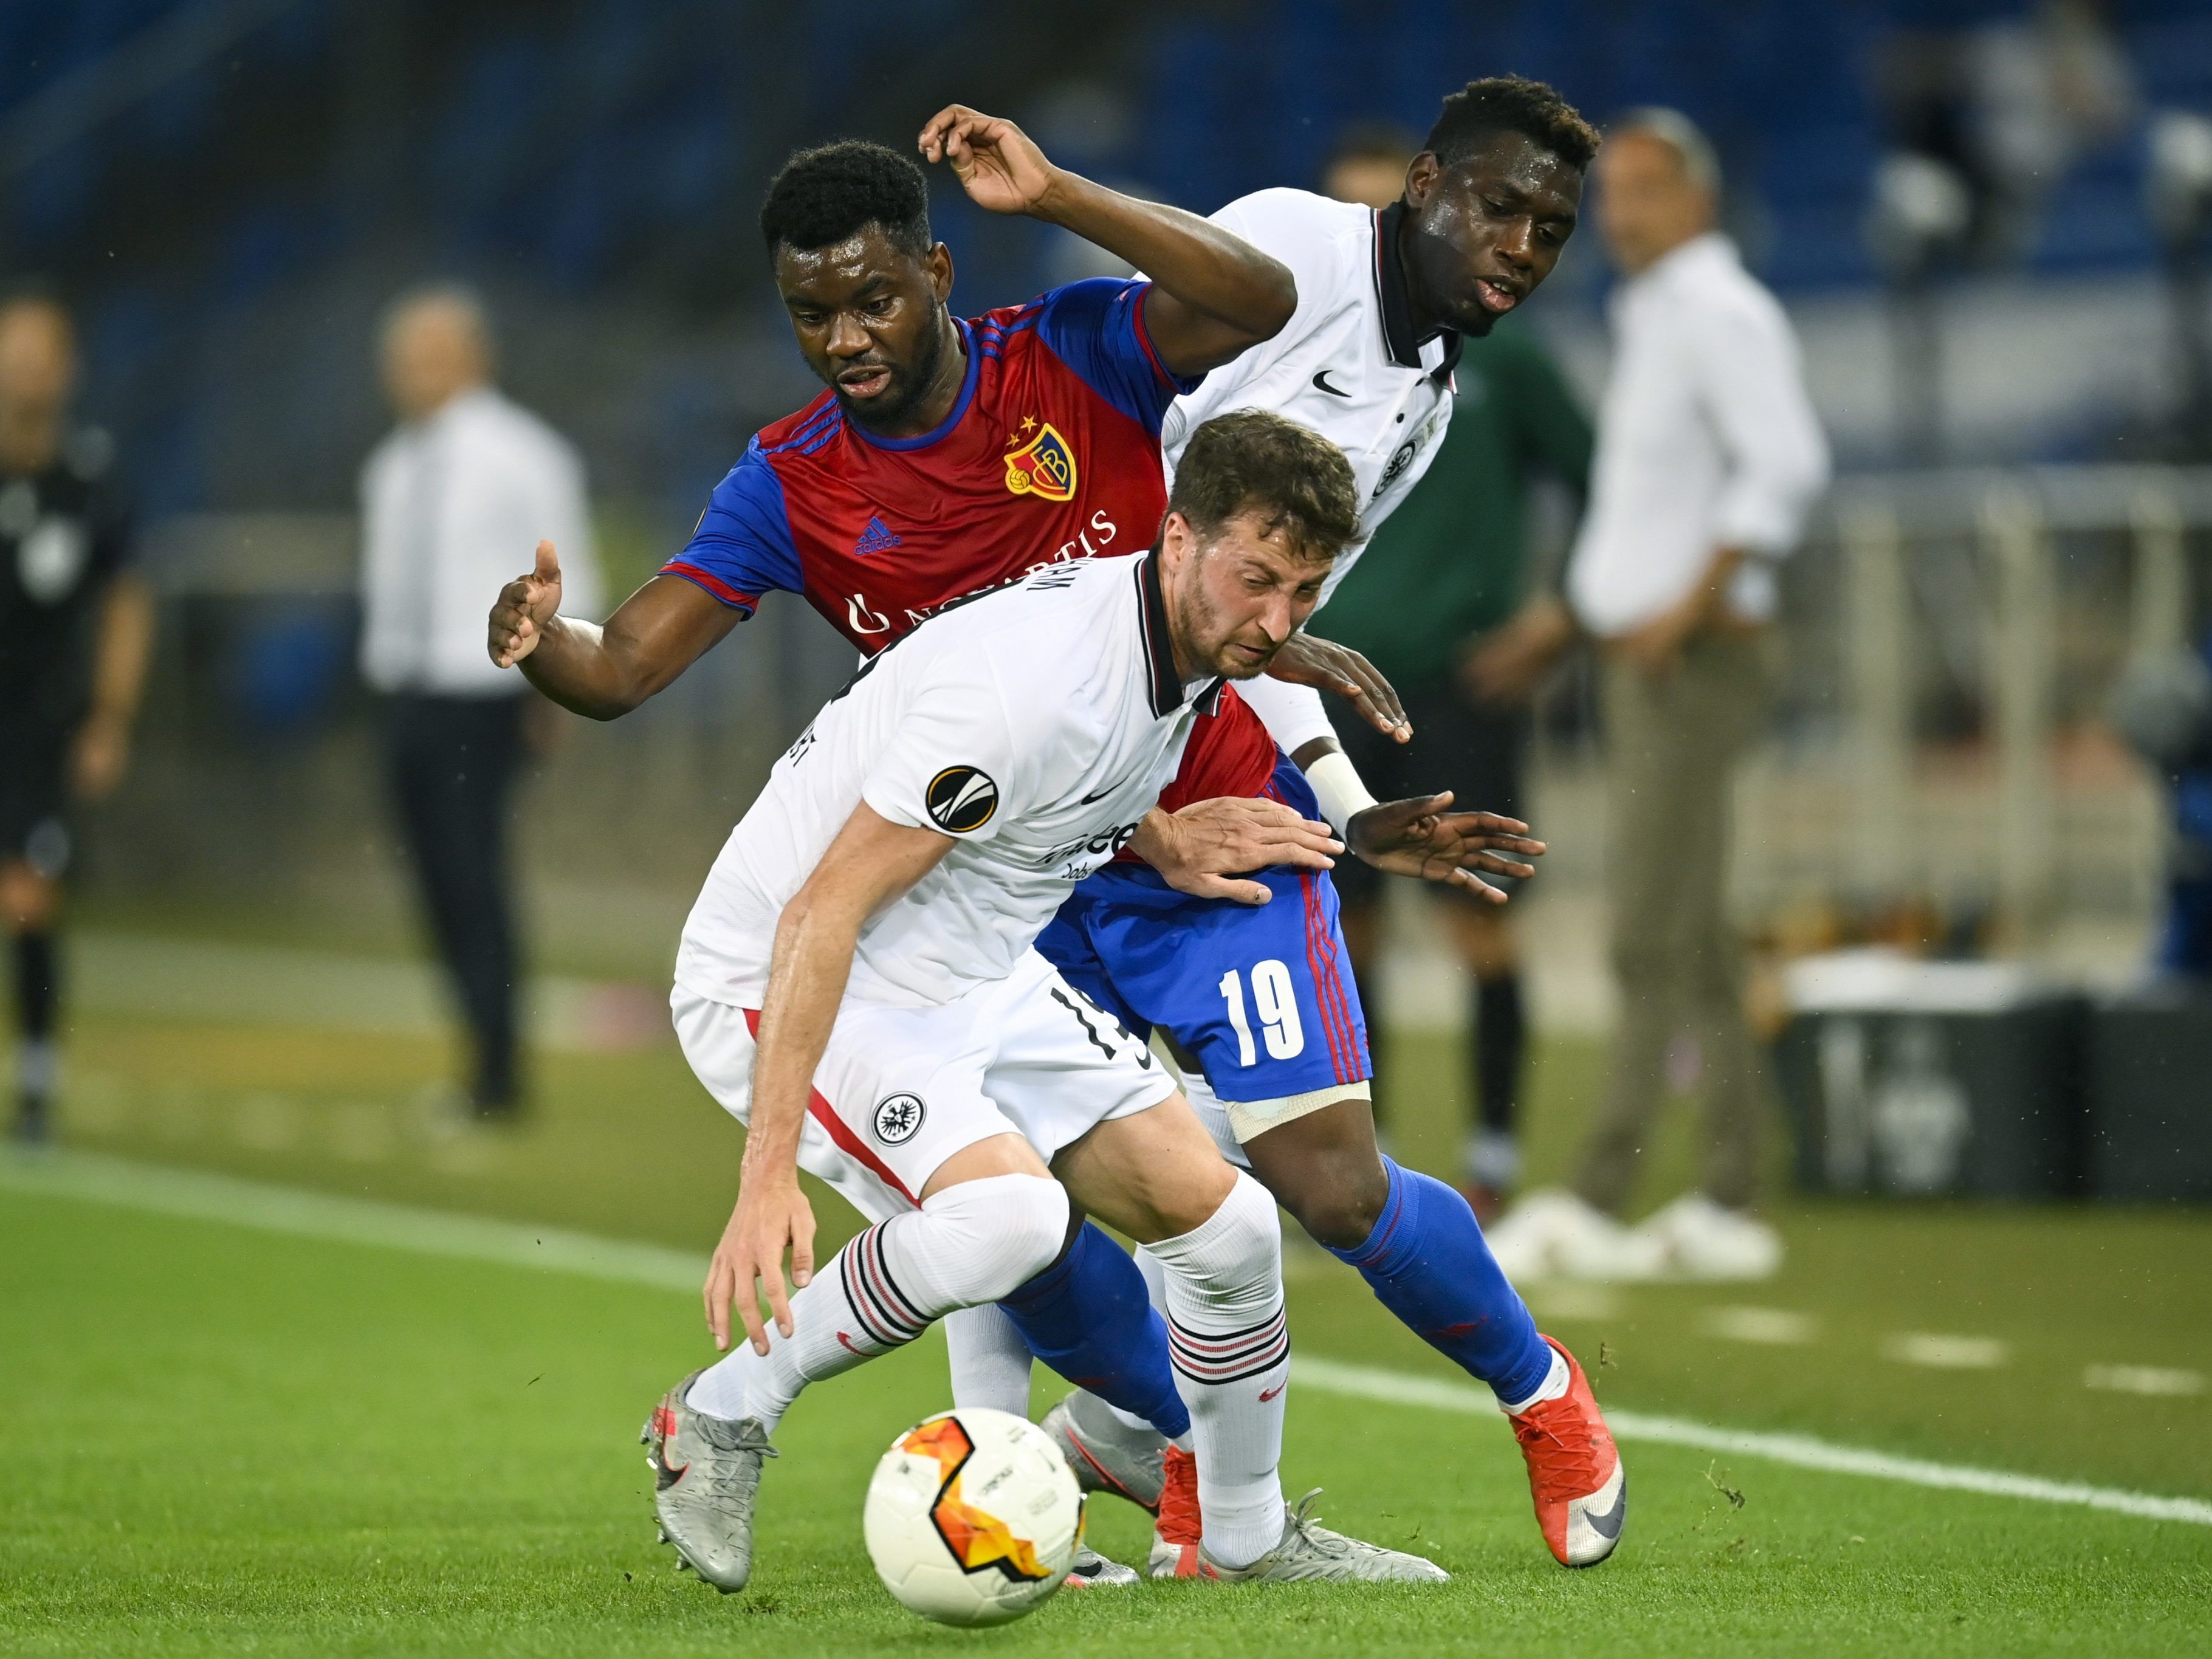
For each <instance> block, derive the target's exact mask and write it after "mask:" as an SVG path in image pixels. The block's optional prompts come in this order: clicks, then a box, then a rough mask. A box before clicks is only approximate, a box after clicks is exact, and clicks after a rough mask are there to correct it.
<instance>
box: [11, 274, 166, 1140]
mask: <svg viewBox="0 0 2212 1659" xmlns="http://www.w3.org/2000/svg"><path fill="white" fill-rule="evenodd" d="M75 387H76V336H75V332H74V331H73V330H72V328H71V327H70V319H69V313H67V312H65V311H64V310H63V309H62V307H60V306H59V305H58V304H57V303H56V302H54V301H52V300H49V299H46V298H44V297H21V296H19V297H17V298H15V299H12V300H8V301H0V922H3V923H4V924H5V926H6V927H7V928H8V930H9V933H10V934H11V936H12V939H13V944H14V956H15V1010H16V1024H17V1042H16V1049H15V1073H16V1084H17V1088H18V1091H19V1096H20V1101H21V1107H20V1111H19V1114H18V1115H17V1117H16V1120H15V1133H16V1136H17V1137H18V1138H19V1139H24V1140H40V1139H44V1138H45V1137H46V1133H47V1131H48V1127H49V1122H50V1119H51V1116H52V1103H53V1097H54V1091H55V1087H56V1083H57V1079H58V1073H59V1057H58V1051H57V1048H56V1045H55V1038H54V1011H55V1005H56V1001H57V1000H58V992H59V976H58V971H57V967H56V962H55V949H54V929H55V926H56V923H57V921H58V917H59V912H60V908H61V891H62V878H63V875H64V872H65V871H66V870H67V869H68V868H69V862H70V806H71V805H72V804H73V803H75V802H79V801H88V800H97V799H100V798H101V797H102V796H104V795H106V793H108V792H109V791H110V790H112V789H113V788H114V787H115V786H116V784H117V783H118V781H120V780H121V778H122V776H123V771H124V768H125V764H126V763H128V761H129V758H130V753H131V725H132V722H133V721H134V720H136V718H137V712H138V698H139V692H140V690H141V689H142V687H143V684H144V681H145V672H146V659H147V655H148V652H149V647H150V645H151V642H152V639H153V605H152V602H151V600H150V599H149V596H148V594H147V592H146V589H145V587H144V586H143V584H142V583H141V582H140V581H138V580H137V578H136V577H134V576H132V575H131V574H130V571H129V562H130V551H131V535H130V523H129V519H128V516H127V514H126V513H125V507H124V504H123V498H122V492H121V490H120V489H119V488H118V485H117V483H116V481H115V477H114V474H113V471H112V446H111V445H110V444H109V442H108V441H107V438H106V435H105V434H103V433H100V432H99V431H96V430H94V429H92V428H73V427H72V426H70V423H69V404H70V393H71V392H73V391H74V390H75Z"/></svg>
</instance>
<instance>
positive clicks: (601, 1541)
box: [0, 1196, 2212, 1659]
mask: <svg viewBox="0 0 2212 1659" xmlns="http://www.w3.org/2000/svg"><path fill="white" fill-rule="evenodd" d="M0 1238H3V1239H4V1248H0V1286H4V1288H0V1303H4V1305H5V1306H6V1307H7V1309H8V1310H9V1315H8V1322H9V1327H10V1329H11V1340H10V1342H9V1348H10V1350H11V1353H10V1358H9V1363H8V1364H6V1366H5V1367H4V1368H3V1369H0V1493H4V1494H5V1497H4V1500H0V1559H4V1561H5V1563H6V1568H5V1571H4V1574H0V1648H4V1649H5V1650H7V1651H8V1652H9V1653H22V1654H114V1653H124V1652H128V1653H131V1654H149V1655H152V1654H159V1655H168V1654H192V1653H216V1652H221V1653H235V1652H241V1651H252V1652H256V1653H267V1654H288V1653H300V1654H309V1653H313V1654H364V1655H365V1654H471V1655H477V1654H502V1655H503V1654H516V1655H520V1654H531V1655H538V1654H549V1655H550V1654H579V1655H584V1654H629V1653H637V1654H685V1653H693V1652H697V1653H714V1654H722V1653H727V1652H729V1651H732V1650H736V1651H739V1652H760V1653H763V1654H766V1653H773V1654H775V1655H776V1656H778V1659H798V1656H804V1655H811V1654H817V1653H820V1654H838V1653H851V1652H855V1651H895V1650H939V1651H942V1650H946V1649H947V1648H948V1646H949V1645H950V1644H972V1645H975V1646H976V1647H978V1648H987V1650H990V1651H992V1652H995V1653H1013V1652H1032V1651H1034V1652H1053V1653H1071V1652H1072V1653H1098V1654H1114V1655H1119V1654H1124V1653H1127V1652H1131V1651H1135V1650H1144V1651H1147V1652H1152V1653H1158V1654H1163V1655H1167V1654H1185V1653H1188V1654H1227V1655H1237V1654H1245V1653H1253V1654H1261V1653H1264V1654H1267V1655H1268V1656H1271V1659H1273V1656H1290V1655H1297V1654H1304V1653H1321V1652H1376V1651H1389V1650H1397V1651H1408V1652H1410V1651H1424V1652H1468V1653H1473V1652H1495V1651H1531V1650H1534V1651H1541V1652H1564V1651H1566V1650H1569V1649H1571V1648H1573V1649H1579V1650H1589V1649H1591V1648H1594V1647H1601V1648H1603V1649H1604V1650H1608V1651H1620V1652H1632V1653H1649V1654H1674V1653H1689V1652H1705V1651H1709V1650H1711V1649H1713V1648H1714V1647H1715V1646H1716V1645H1717V1644H1723V1645H1726V1646H1729V1647H1739V1646H1749V1647H1753V1648H1756V1649H1758V1650H1762V1651H1768V1652H1798V1653H1807V1654H1814V1653H1819V1654H1830V1653H1853V1652H1866V1653H1876V1652H1881V1653H1891V1652H1907V1653H1911V1652H1929V1653H1933V1652H1938V1651H1942V1652H1947V1653H1948V1652H1956V1651H1972V1652H1987V1653H2008V1654H2009V1653H2026V1652H2038V1653H2095V1652H2118V1651H2126V1650H2137V1649H2141V1650H2149V1649H2151V1648H2152V1647H2153V1646H2154V1644H2155V1645H2156V1646H2157V1647H2158V1648H2160V1649H2164V1650H2190V1649H2191V1648H2192V1647H2195V1646H2200V1645H2201V1644H2203V1642H2205V1641H2206V1640H2207V1639H2208V1637H2212V1620H2208V1617H2207V1613H2206V1606H2207V1601H2208V1598H2212V1539H2208V1535H2207V1534H2206V1532H2205V1530H2204V1529H2203V1528H2193V1527H2183V1526H2178V1525H2166V1524H2158V1523H2153V1522H2142V1521H2136V1520H2132V1519H2128V1518H2124V1517H2117V1516H2102V1515H2098V1514H2093V1513H2090V1512H2087V1511H2080V1510H2062V1509H2054V1508H2051V1507H2048V1506H2043V1505H2036V1504H2024V1503H2019V1502H2014V1501H2008V1500H2002V1499H1995V1498H1977V1497H1970V1496H1965V1495H1960V1494H1952V1493H1942V1492H1923V1491H1919V1490H1916V1489H1912V1488H1909V1487H1901V1486H1891V1485H1888V1484H1886V1483H1882V1482H1879V1481H1874V1480H1863V1479H1853V1478H1845V1477H1839V1476H1824V1475H1814V1474H1804V1473H1802V1472H1797V1471H1792V1470H1789V1469H1784V1468H1775V1467H1772V1466H1766V1465H1760V1464H1758V1463H1755V1462H1747V1463H1745V1464H1742V1465H1741V1466H1735V1467H1730V1468H1724V1469H1722V1470H1718V1471H1716V1472H1715V1473H1716V1474H1717V1476H1718V1478H1719V1479H1720V1480H1723V1481H1724V1482H1725V1483H1726V1484H1728V1485H1730V1486H1735V1488H1737V1489H1738V1490H1740V1491H1741V1492H1743V1494H1744V1495H1745V1499H1746V1501H1745V1503H1744V1505H1743V1507H1742V1508H1741V1510H1738V1509H1735V1508H1732V1507H1731V1506H1730V1505H1729V1503H1728V1501H1727V1499H1726V1498H1724V1497H1723V1495H1722V1493H1721V1492H1720V1491H1719V1490H1718V1488H1717V1486H1716V1485H1715V1484H1714V1482H1713V1480H1710V1479H1709V1478H1708V1470H1709V1467H1710V1463H1711V1460H1710V1459H1708V1458H1707V1457H1705V1455H1702V1454H1691V1453H1686V1452H1678V1451H1673V1450H1670V1449H1664V1448H1653V1447H1648V1446H1646V1447H1639V1448H1637V1449H1633V1450H1632V1454H1631V1455H1632V1459H1633V1462H1632V1468H1633V1470H1634V1491H1635V1500H1636V1501H1635V1505H1634V1509H1633V1511H1632V1522H1631V1527H1632V1531H1631V1534H1630V1540H1629V1542H1628V1544H1627V1545H1626V1547H1624V1549H1623V1551H1622V1553H1621V1555H1620V1558H1619V1559H1616V1560H1615V1561H1613V1562H1612V1563H1610V1564H1608V1565H1607V1566H1605V1567H1604V1568H1602V1569H1601V1570H1599V1571H1594V1572H1585V1573H1574V1574H1570V1573H1566V1572H1564V1571H1560V1570H1559V1568H1557V1567H1556V1566H1553V1565H1552V1564H1551V1562H1550V1559H1549V1558H1548V1557H1547V1556H1546V1555H1545V1554H1544V1553H1542V1551H1541V1547H1539V1546H1538V1544H1537V1542H1536V1540H1535V1537H1534V1529H1533V1528H1532V1527H1531V1525H1530V1523H1529V1522H1528V1516H1527V1514H1526V1498H1525V1495H1524V1493H1523V1492H1522V1486H1521V1475H1520V1470H1519V1465H1518V1459H1517V1457H1516V1455H1515V1453H1514V1451H1513V1449H1512V1448H1511V1444H1510V1440H1509V1439H1508V1438H1507V1437H1506V1436H1505V1434H1504V1430H1503V1427H1502V1425H1496V1424H1493V1423H1492V1422H1489V1421H1487V1420H1485V1419H1467V1418H1458V1417H1450V1416H1445V1415H1443V1414H1439V1413H1431V1412H1428V1411H1425V1410H1419V1409H1400V1410H1389V1411H1380V1410H1376V1409H1372V1408H1368V1407H1358V1406H1356V1405H1354V1404H1353V1403H1352V1402H1350V1401H1344V1400H1342V1399H1339V1398H1336V1397H1334V1396H1329V1395H1322V1394H1319V1393H1316V1392H1311V1391H1309V1392H1307V1393H1306V1394H1305V1395H1304V1397H1303V1398H1302V1399H1301V1400H1300V1401H1299V1402H1298V1406H1297V1409H1295V1410H1294V1411H1293V1413H1292V1414H1291V1437H1290V1445H1289V1448H1288V1455H1287V1467H1288V1473H1289V1474H1290V1477H1291V1480H1292V1482H1293V1485H1294V1486H1304V1485H1308V1484H1312V1485H1322V1486H1327V1487H1328V1505H1327V1513H1328V1516H1329V1518H1331V1519H1333V1520H1334V1521H1335V1522H1338V1523H1339V1524H1341V1525H1344V1526H1346V1527H1348V1528H1352V1529H1355V1530H1358V1531H1359V1532H1362V1533H1364V1534H1367V1535H1370V1536H1372V1537H1375V1538H1377V1539H1380V1540H1383V1541H1388V1542H1391V1543H1397V1544H1408V1545H1411V1546H1413V1547H1418V1548H1420V1549H1423V1550H1425V1551H1427V1552H1429V1553H1431V1554H1432V1555H1434V1556H1435V1557H1436V1558H1437V1559H1438V1560H1440V1561H1442V1562H1443V1563H1444V1564H1445V1565H1448V1566H1449V1567H1450V1568H1451V1569H1452V1570H1453V1571H1454V1572H1455V1575H1456V1577H1455V1582H1454V1583H1452V1584H1450V1585H1449V1586H1445V1587H1438V1588H1437V1589H1409V1590H1405V1591H1390V1590H1387V1589H1376V1590H1367V1591H1346V1590H1326V1591H1324V1590H1317V1589H1266V1588H1240V1589H1227V1590H1225V1589H1210V1588H1206V1587H1200V1586H1182V1585H1170V1586H1147V1587H1146V1588H1144V1589H1139V1590H1137V1591H1133V1592H1126V1593H1118V1594H1103V1593H1102V1594H1098V1595H1091V1596H1088V1597H1083V1596H1077V1595H1063V1596H1060V1597H1058V1598H1055V1599H1054V1601H1052V1602H1051V1603H1049V1604H1048V1605H1047V1606H1046V1607H1045V1608H1044V1609H1043V1610H1042V1612H1040V1613H1038V1614H1037V1615H1036V1616H1035V1617H1034V1618H1032V1619H1030V1620H1027V1621H1025V1622H1024V1623H1023V1624H1021V1625H1018V1626H1013V1627H1012V1628H1010V1629H1008V1630H1006V1631H1003V1632H993V1633H989V1634H982V1635H976V1634H965V1633H961V1632H947V1631H941V1630H938V1629H936V1628H933V1627H930V1626H924V1625H923V1624H921V1622H920V1621H918V1620H914V1619H913V1618H911V1617H910V1616H909V1615H908V1614H906V1613H904V1612H903V1611H902V1609H900V1608H898V1607H896V1605H894V1604H893V1603H892V1602H891V1601H890V1599H889V1598H888V1597H887V1596H885V1595H884V1594H883V1593H882V1592H881V1591H880V1590H879V1589H878V1588H877V1586H876V1584H875V1583H874V1580H873V1578H872V1574H871V1573H870V1571H869V1569H868V1565H867V1563H866V1559H865V1557H864V1555H863V1554H862V1552H861V1549H860V1541H859V1535H858V1527H857V1523H856V1510H857V1505H858V1503H859V1498H860V1491H861V1488H862V1486H863V1484H864V1482H865V1480H866V1472H867V1470H868V1468H869V1467H870V1464H871V1462H872V1458H873V1455H875V1453H876V1452H877V1451H878V1450H879V1449H881V1448H882V1446H883V1445H884V1444H885V1443H887V1441H888V1440H889V1438H890V1436H891V1435H892V1434H893V1433H894V1432H895V1431H896V1430H898V1429H899V1428H901V1427H902V1426H903V1425H905V1423H906V1422H907V1421H908V1420H909V1419H912V1418H913V1417H915V1416H916V1415H917V1414H918V1413H920V1412H921V1410H923V1409H926V1408H927V1407H931V1406H933V1405H934V1404H936V1403H938V1402H939V1401H941V1399H942V1397H943V1394H944V1388H945V1385H944V1381H943V1377H944V1373H943V1370H942V1355H941V1352H940V1351H939V1349H938V1348H937V1346H936V1345H935V1344H934V1343H933V1342H925V1343H923V1344H921V1345H917V1347H916V1348H915V1349H914V1350H910V1351H908V1352H905V1353H903V1354H901V1355H898V1356H896V1357H894V1358H890V1359H888V1360H884V1361H882V1362H879V1363H878V1364H875V1365H873V1366H871V1367H868V1368H866V1370H862V1371H860V1372H858V1373H855V1374H854V1375H852V1376H848V1377H845V1378H842V1379H840V1380H839V1381H838V1382H837V1383H835V1384H834V1385H829V1386H825V1387H824V1388H823V1389H819V1390H817V1391H816V1392H815V1393H814V1394H812V1395H810V1396H809V1397H808V1398H807V1399H805V1400H804V1401H801V1403H800V1405H799V1407H798V1408H796V1409H795V1410H794V1411H793V1413H792V1415H791V1416H790V1418H789V1419H787V1421H786V1423H785V1425H784V1427H783V1430H782V1431H781V1434H780V1435H779V1440H780V1442H781V1449H782V1451H783V1454H784V1455H783V1456H782V1457H781V1460H779V1461H778V1462H775V1463H774V1464H772V1465H771V1466H770V1467H769V1478H768V1482H767V1485H766V1486H765V1488H764V1495H763V1506H762V1511H761V1536H762V1540H763V1542H762V1548H761V1560H760V1568H759V1572H758V1576H757V1579H756V1583H755V1585H754V1587H753V1588H752V1589H750V1591H748V1592H747V1593H746V1594H745V1595H742V1596H738V1597H732V1598H724V1597H720V1596H717V1595H713V1594H711V1593H710V1592H708V1591H707V1590H705V1589H702V1587H701V1586H700V1585H699V1584H697V1583H696V1582H695V1581H692V1580H690V1579H689V1578H683V1577H678V1576H676V1575H675V1574H674V1573H672V1572H671V1571H670V1570H669V1565H668V1562H667V1559H666V1556H665V1552H661V1551H658V1550H656V1549H655V1548H653V1546H652V1542H651V1540H652V1532H651V1526H650V1522H649V1520H648V1519H647V1479H646V1475H645V1472H644V1468H643V1464H642V1462H641V1457H640V1455H639V1453H638V1451H637V1449H636V1447H635V1445H634V1444H633V1443H631V1437H632V1436H633V1435H634V1433H635V1423H636V1421H637V1420H638V1419H640V1418H641V1416H642V1415H643V1413H644V1411H645V1409H646V1407H647V1406H648V1405H649V1404H650V1402H651V1401H652V1399H653V1395H655V1394H656V1393H657V1392H658V1390H659V1389H661V1388H663V1387H665V1385H666V1383H668V1381H669V1380H670V1379H671V1377H672V1376H676V1375H678V1374H679V1373H680V1372H681V1370H683V1369H684V1367H686V1366H687V1365H689V1364H693V1363H695V1361H696V1357H697V1349H698V1342H697V1340H696V1334H695V1331H696V1326H695V1320H696V1308H694V1307H693V1306H692V1305H691V1304H690V1299H689V1298H688V1297H684V1296H679V1295H674V1294H670V1293H667V1292H662V1291H633V1290H628V1289H624V1288H622V1287H619V1286H608V1285H599V1284H595V1283H592V1282H589V1281H584V1280H579V1279H563V1278H561V1277H559V1276H556V1275H553V1274H550V1273H531V1272H527V1271H524V1270H520V1269H508V1268H499V1267H484V1266H479V1265H474V1264H470V1263H465V1262H457V1261H443V1260H436V1259H429V1258H422V1257H416V1256H410V1255H399V1254H396V1253H392V1252H387V1251H380V1250H377V1249H372V1248H367V1247H356V1246H349V1245H338V1244H332V1243H315V1242H309V1241H301V1240H299V1239H291V1238H274V1237H269V1236H266V1235H262V1234H257V1233H253V1232H250V1231H245V1230H243V1229H235V1228H231V1227H228V1226H224V1225H217V1224H209V1223H198V1222H186V1221H179V1220H174V1219H168V1218H152V1217H148V1216H143V1215H138V1214H135V1213H132V1212H127V1211H122V1210H117V1209H111V1208H106V1207H103V1206H96V1205H90V1204H84V1203H79V1202H76V1201H65V1200H48V1199H36V1198H27V1197H22V1196H11V1197H9V1198H6V1199H4V1200H0ZM1302 1310H1303V1301H1302ZM1095 1535H1096V1536H1097V1540H1098V1541H1099V1542H1100V1544H1101V1546H1102V1547H1105V1548H1108V1549H1109V1550H1115V1549H1118V1550H1119V1551H1120V1552H1121V1553H1123V1554H1125V1555H1133V1554H1134V1553H1136V1551H1137V1549H1138V1547H1139V1544H1140V1542H1141V1539H1142V1528H1141V1522H1140V1519H1139V1517H1138V1516H1136V1514H1135V1512H1134V1511H1133V1510H1128V1509H1127V1508H1125V1507H1121V1506H1115V1505H1110V1504H1102V1505H1101V1506H1100V1510H1099V1512H1098V1515H1097V1522H1096V1531H1095Z"/></svg>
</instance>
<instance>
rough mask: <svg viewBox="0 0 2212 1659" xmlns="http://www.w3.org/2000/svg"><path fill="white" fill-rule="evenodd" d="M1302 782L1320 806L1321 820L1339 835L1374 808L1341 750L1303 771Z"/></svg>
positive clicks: (1357, 772)
mask: <svg viewBox="0 0 2212 1659" xmlns="http://www.w3.org/2000/svg"><path fill="white" fill-rule="evenodd" d="M1306 781H1307V782H1308V783H1310V784H1311V785H1312V786H1313V792H1314V796H1315V799H1317V800H1319V801H1320V802H1321V811H1322V817H1325V818H1327V819H1328V821H1329V823H1330V824H1331V825H1332V826H1334V829H1335V830H1336V832H1337V834H1339V835H1342V834H1343V833H1344V831H1345V827H1346V825H1347V824H1349V823H1351V822H1352V818H1353V817H1354V816H1356V815H1357V814H1358V813H1361V812H1364V811H1366V810H1367V809H1368V808H1369V807H1370V806H1372V805H1375V797H1374V796H1373V795H1372V794H1371V793H1369V791H1368V788H1367V786H1366V785H1365V784H1364V783H1362V782H1361V781H1359V769H1358V767H1356V766H1354V765H1353V764H1352V757H1351V756H1349V755H1347V754H1346V753H1345V752H1344V750H1341V749H1332V750H1329V751H1328V753H1327V754H1326V755H1323V756H1322V757H1321V758H1320V759H1318V760H1316V762H1314V763H1313V764H1312V765H1311V766H1309V767H1308V768H1306Z"/></svg>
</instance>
